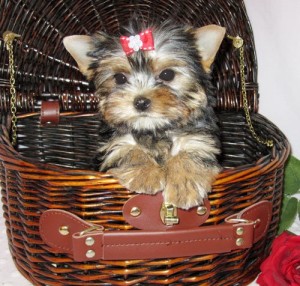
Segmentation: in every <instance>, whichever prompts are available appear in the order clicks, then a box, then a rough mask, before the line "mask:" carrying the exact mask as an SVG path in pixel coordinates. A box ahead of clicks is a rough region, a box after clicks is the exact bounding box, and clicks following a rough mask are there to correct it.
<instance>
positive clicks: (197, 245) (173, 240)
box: [40, 201, 272, 262]
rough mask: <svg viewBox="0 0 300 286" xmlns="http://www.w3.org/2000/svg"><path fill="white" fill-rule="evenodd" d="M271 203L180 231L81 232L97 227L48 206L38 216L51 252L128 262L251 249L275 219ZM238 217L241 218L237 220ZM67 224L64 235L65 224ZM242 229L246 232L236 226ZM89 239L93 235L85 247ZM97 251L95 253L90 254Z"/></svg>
mask: <svg viewBox="0 0 300 286" xmlns="http://www.w3.org/2000/svg"><path fill="white" fill-rule="evenodd" d="M271 211H272V204H271V203H270V202H268V201H261V202H259V203H256V204H254V205H252V206H250V207H248V208H246V209H244V210H242V211H241V212H239V213H237V214H236V215H233V216H230V217H228V218H227V219H226V222H225V223H223V224H220V225H214V226H203V227H194V228H188V229H179V230H158V231H153V230H152V231H149V230H132V231H104V230H103V228H102V227H101V226H95V227H98V228H99V229H98V230H93V231H90V232H85V233H82V231H84V230H86V229H87V228H90V227H93V226H94V225H92V224H90V223H87V222H85V221H84V220H82V219H80V218H79V217H77V216H75V215H73V214H71V213H69V212H66V211H63V210H55V209H54V210H47V211H46V212H44V213H43V214H42V216H41V218H40V235H41V237H42V239H43V240H44V242H45V243H46V244H47V245H49V246H51V247H52V249H53V252H57V253H68V254H70V255H72V256H73V259H74V260H75V261H81V262H82V261H92V260H100V259H101V260H128V259H155V258H172V257H185V256H193V255H204V254H217V253H224V252H230V251H232V250H237V249H245V248H250V247H251V246H252V245H253V243H255V242H256V241H258V240H259V239H261V238H263V237H264V236H265V234H266V232H267V230H268V226H269V223H270V219H271ZM237 219H238V220H239V221H237ZM63 225H65V226H68V227H69V232H70V233H69V234H68V235H65V236H64V235H61V234H60V232H59V228H60V227H61V226H63ZM241 228H242V229H243V231H242V234H240V233H239V232H238V231H237V230H238V229H239V230H240V229H241ZM87 238H89V240H90V239H91V238H93V239H94V244H93V245H87V243H86V241H87ZM88 253H93V255H92V257H87V256H90V255H87V254H88Z"/></svg>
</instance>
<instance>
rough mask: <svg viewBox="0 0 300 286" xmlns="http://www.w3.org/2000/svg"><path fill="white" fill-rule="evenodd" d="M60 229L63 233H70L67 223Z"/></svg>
mask: <svg viewBox="0 0 300 286" xmlns="http://www.w3.org/2000/svg"><path fill="white" fill-rule="evenodd" d="M58 231H59V233H60V234H61V235H68V234H69V233H70V231H69V227H68V226H67V225H63V226H61V227H60V228H59V230H58Z"/></svg>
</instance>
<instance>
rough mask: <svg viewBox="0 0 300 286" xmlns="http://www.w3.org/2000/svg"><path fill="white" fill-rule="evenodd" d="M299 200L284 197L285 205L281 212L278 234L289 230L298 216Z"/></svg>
mask: <svg viewBox="0 0 300 286" xmlns="http://www.w3.org/2000/svg"><path fill="white" fill-rule="evenodd" d="M297 208H298V200H297V199H296V198H287V197H285V198H284V199H283V207H282V212H281V220H280V224H279V230H278V234H280V233H282V232H283V231H285V230H287V229H288V228H289V227H291V225H292V224H293V222H294V221H295V218H296V216H297Z"/></svg>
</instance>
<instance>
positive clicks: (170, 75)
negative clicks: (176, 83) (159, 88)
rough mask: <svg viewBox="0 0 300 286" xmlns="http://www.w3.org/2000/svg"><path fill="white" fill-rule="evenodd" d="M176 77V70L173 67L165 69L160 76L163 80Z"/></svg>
mask: <svg viewBox="0 0 300 286" xmlns="http://www.w3.org/2000/svg"><path fill="white" fill-rule="evenodd" d="M174 77H175V72H174V71H173V70H171V69H165V70H163V71H162V72H161V73H160V75H159V78H160V79H161V80H163V81H171V80H173V79H174Z"/></svg>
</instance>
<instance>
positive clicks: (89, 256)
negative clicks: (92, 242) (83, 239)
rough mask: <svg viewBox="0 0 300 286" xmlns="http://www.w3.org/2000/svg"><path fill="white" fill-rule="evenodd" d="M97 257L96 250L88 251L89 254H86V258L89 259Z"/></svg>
mask: <svg viewBox="0 0 300 286" xmlns="http://www.w3.org/2000/svg"><path fill="white" fill-rule="evenodd" d="M95 255H96V253H95V251H94V250H91V249H90V250H88V251H87V252H86V254H85V256H86V257H87V258H93V257H94V256H95Z"/></svg>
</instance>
